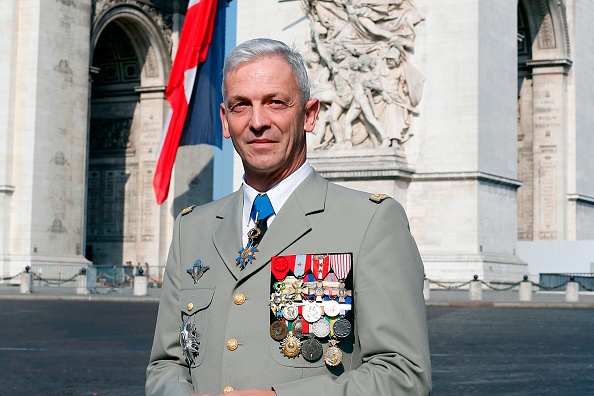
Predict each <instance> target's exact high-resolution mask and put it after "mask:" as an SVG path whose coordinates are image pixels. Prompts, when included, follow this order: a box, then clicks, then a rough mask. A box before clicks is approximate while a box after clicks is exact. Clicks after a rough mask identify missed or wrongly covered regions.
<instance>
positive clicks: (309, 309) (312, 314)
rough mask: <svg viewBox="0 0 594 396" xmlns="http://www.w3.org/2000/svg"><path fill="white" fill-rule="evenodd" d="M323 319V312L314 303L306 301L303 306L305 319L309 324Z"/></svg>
mask: <svg viewBox="0 0 594 396" xmlns="http://www.w3.org/2000/svg"><path fill="white" fill-rule="evenodd" d="M321 317H322V310H321V309H320V307H318V304H316V303H315V302H313V301H306V302H305V305H304V306H303V319H305V320H307V321H308V322H309V323H314V322H317V321H318V319H320V318H321Z"/></svg>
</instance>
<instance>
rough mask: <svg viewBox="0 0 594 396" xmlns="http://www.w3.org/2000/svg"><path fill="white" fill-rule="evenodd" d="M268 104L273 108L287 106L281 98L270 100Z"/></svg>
mask: <svg viewBox="0 0 594 396" xmlns="http://www.w3.org/2000/svg"><path fill="white" fill-rule="evenodd" d="M270 106H272V107H273V108H275V109H284V108H286V107H287V104H286V103H285V102H284V101H282V100H271V101H270Z"/></svg>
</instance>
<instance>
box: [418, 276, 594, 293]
mask: <svg viewBox="0 0 594 396" xmlns="http://www.w3.org/2000/svg"><path fill="white" fill-rule="evenodd" d="M425 280H428V281H429V282H430V283H432V284H434V285H437V286H439V287H441V288H443V289H447V290H456V289H460V288H461V287H464V286H466V285H469V284H470V282H480V283H481V284H483V285H485V286H486V287H487V288H489V289H491V290H494V291H508V290H512V289H513V288H515V287H518V286H519V285H520V284H521V283H523V282H529V283H531V284H532V286H536V287H538V288H540V289H541V290H555V289H560V288H562V287H564V286H566V285H567V284H568V283H569V282H576V283H577V284H578V285H579V286H580V288H581V289H583V290H586V291H594V288H589V287H587V286H586V285H584V284H583V283H582V282H580V281H579V280H575V279H573V278H570V279H569V280H568V281H565V282H563V283H561V284H559V285H557V286H543V285H541V284H540V283H537V282H533V281H531V280H528V277H527V276H524V280H522V281H520V282H515V283H508V284H507V285H508V286H506V287H494V286H493V284H491V283H488V282H485V281H483V280H479V279H478V276H477V275H475V276H474V279H472V280H469V281H468V282H463V283H460V284H457V285H446V284H445V283H443V282H438V281H435V280H433V279H429V278H427V277H425ZM498 284H501V283H498Z"/></svg>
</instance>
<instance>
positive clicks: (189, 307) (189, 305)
mask: <svg viewBox="0 0 594 396" xmlns="http://www.w3.org/2000/svg"><path fill="white" fill-rule="evenodd" d="M193 309H194V304H192V303H188V311H191V310H193Z"/></svg>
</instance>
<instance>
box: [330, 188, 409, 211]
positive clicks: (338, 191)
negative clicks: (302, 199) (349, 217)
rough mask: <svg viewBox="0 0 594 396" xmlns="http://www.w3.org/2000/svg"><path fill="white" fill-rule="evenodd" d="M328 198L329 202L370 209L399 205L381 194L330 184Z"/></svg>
mask: <svg viewBox="0 0 594 396" xmlns="http://www.w3.org/2000/svg"><path fill="white" fill-rule="evenodd" d="M328 198H329V199H330V200H334V199H338V200H340V201H346V202H352V203H353V204H357V205H365V206H369V207H371V208H374V207H377V206H381V205H391V204H397V205H400V204H399V203H398V202H397V201H396V200H395V199H394V198H392V197H390V196H389V195H388V194H385V193H382V192H377V193H369V192H365V191H360V190H355V189H352V188H348V187H344V186H341V185H338V184H335V183H332V182H329V183H328Z"/></svg>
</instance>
